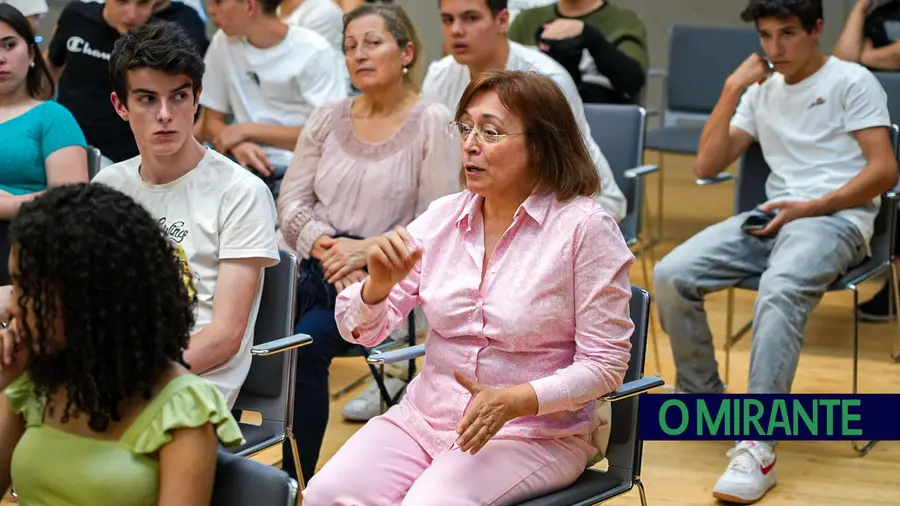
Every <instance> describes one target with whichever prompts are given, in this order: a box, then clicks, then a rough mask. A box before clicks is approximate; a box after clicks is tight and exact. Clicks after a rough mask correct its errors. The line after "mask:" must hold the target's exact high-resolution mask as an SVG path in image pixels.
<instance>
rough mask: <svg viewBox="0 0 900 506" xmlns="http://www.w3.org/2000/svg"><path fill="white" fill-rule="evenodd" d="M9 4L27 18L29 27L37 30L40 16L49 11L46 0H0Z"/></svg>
mask: <svg viewBox="0 0 900 506" xmlns="http://www.w3.org/2000/svg"><path fill="white" fill-rule="evenodd" d="M4 3H5V4H9V5H12V6H13V7H15V8H16V9H18V10H19V12H21V13H22V14H23V15H24V16H25V17H26V18H28V22H29V24H31V29H32V30H33V31H37V29H38V24H39V23H40V21H41V18H43V17H44V16H46V15H47V13H48V12H50V7H49V6H48V5H47V0H0V4H4Z"/></svg>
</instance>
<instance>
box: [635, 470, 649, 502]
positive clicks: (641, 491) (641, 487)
mask: <svg viewBox="0 0 900 506" xmlns="http://www.w3.org/2000/svg"><path fill="white" fill-rule="evenodd" d="M634 486H636V487H637V489H638V493H639V494H640V495H641V506H647V492H646V491H645V490H644V482H643V481H641V479H640V477H638V478H635V480H634Z"/></svg>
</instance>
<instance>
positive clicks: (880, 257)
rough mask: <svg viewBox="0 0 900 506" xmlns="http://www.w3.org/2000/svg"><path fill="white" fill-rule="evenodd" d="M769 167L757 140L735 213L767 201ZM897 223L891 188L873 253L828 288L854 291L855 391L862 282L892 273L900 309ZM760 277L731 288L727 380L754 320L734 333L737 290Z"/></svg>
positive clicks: (899, 132)
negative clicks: (735, 353)
mask: <svg viewBox="0 0 900 506" xmlns="http://www.w3.org/2000/svg"><path fill="white" fill-rule="evenodd" d="M891 141H892V142H893V144H894V153H895V156H896V155H897V150H898V148H900V142H898V141H900V128H898V127H897V125H893V126H892V128H891ZM769 173H770V168H769V165H768V163H766V160H765V158H764V157H763V152H762V147H761V146H760V145H759V144H758V143H754V144H752V145H751V146H750V148H748V149H747V151H746V152H745V153H744V155H743V156H742V157H741V160H740V163H739V173H738V177H737V181H736V184H735V188H734V213H735V214H740V213H742V212H746V211H750V210H752V209H754V208H756V207H757V206H758V205H760V204H762V203H763V202H765V201H766V200H767V199H766V189H765V185H766V180H767V178H768V176H769ZM727 179H730V175H721V176H720V177H718V178H713V179H701V180H699V181H698V183H699V184H703V185H711V184H715V183H717V182H721V181H725V180H727ZM896 223H897V200H896V193H895V192H894V191H893V190H892V191H890V192H887V193H885V194H884V195H883V196H882V201H881V207H880V209H879V211H878V215H877V216H876V218H875V230H874V234H873V236H872V239H871V241H870V245H871V256H869V257H868V258H866V259H865V260H863V262H862V263H860V264H859V265H857V266H855V267H853V268H851V269H850V270H848V271H847V272H846V273H844V274H843V275H842V276H840V277H839V278H838V279H836V280H835V281H834V282H833V283H832V284H831V286H830V287H829V288H828V290H827V291H828V292H836V291H843V290H850V291H852V292H853V393H854V394H856V393H857V391H858V388H859V315H858V313H857V311H856V307H857V305H858V304H859V285H860V284H862V283H864V282H866V281H870V280H872V279H873V278H876V277H878V276H881V275H882V274H884V273H885V272H889V276H890V283H891V286H892V287H893V288H894V290H893V293H894V294H895V297H894V304H893V305H891V308H890V315H891V316H892V315H893V314H894V311H897V310H900V297H898V296H897V294H898V290H897V288H898V281H897V280H898V277H897V269H896V267H895V266H894V262H893V258H894V234H895V233H896V226H897V225H896ZM759 281H760V276H750V277H748V278H745V279H744V280H742V281H741V282H740V283H738V284H737V285H736V286H735V287H733V288H729V289H728V302H727V310H726V311H727V312H726V320H725V322H726V323H725V327H726V332H725V335H726V342H725V383H726V384H727V383H728V382H729V378H730V374H731V348H733V347H734V345H735V344H737V342H738V341H739V340H740V339H741V338H742V337H743V336H744V335H746V334H747V333H748V332H749V331H750V329H751V328H752V327H753V321H752V320H751V321H750V322H747V323H746V324H745V325H744V326H743V327H741V329H740V330H738V331H737V333H732V331H733V324H734V290H735V289H743V290H752V291H758V290H759ZM891 356H892V358H893V359H894V360H895V361H897V360H898V359H900V356H898V355H896V354H894V353H893V352H892V353H891ZM877 443H878V442H877V441H870V442H869V443H868V444H867V445H866V446H864V447H862V448H860V447H858V446H857V445H856V443H855V442H854V443H853V448H854V450H856V451H857V452H858V453H859V454H861V455H865V454H867V453H868V452H869V451H871V449H872V447H874V446H875V444H877Z"/></svg>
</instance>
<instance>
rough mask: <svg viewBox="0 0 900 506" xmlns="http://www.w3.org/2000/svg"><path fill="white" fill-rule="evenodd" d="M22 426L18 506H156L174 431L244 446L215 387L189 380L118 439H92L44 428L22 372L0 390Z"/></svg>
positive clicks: (174, 384) (160, 397) (163, 395)
mask: <svg viewBox="0 0 900 506" xmlns="http://www.w3.org/2000/svg"><path fill="white" fill-rule="evenodd" d="M4 393H5V395H6V398H7V402H8V403H9V406H10V408H11V409H12V411H13V412H15V413H18V414H20V415H21V416H22V417H23V418H24V420H25V426H26V428H25V433H24V434H23V435H22V438H21V439H19V442H18V444H17V445H16V449H15V452H14V453H13V457H12V462H11V475H12V481H13V485H14V486H15V489H16V493H17V494H18V496H19V503H20V504H21V505H22V506H94V505H103V504H110V505H112V504H115V505H117V506H156V505H157V503H158V502H159V501H158V494H159V461H158V460H157V452H158V451H159V449H160V448H161V447H162V446H164V445H165V444H167V443H169V442H170V441H171V440H172V438H173V434H172V433H173V432H174V431H176V430H178V429H182V428H187V427H201V426H203V425H205V424H207V423H210V424H212V425H213V426H214V427H215V431H216V436H217V437H218V439H219V441H220V442H221V443H222V444H223V445H225V446H237V445H240V444H241V442H242V435H241V429H240V427H239V426H238V423H237V421H236V420H235V419H234V417H233V416H232V414H231V411H230V410H229V409H228V405H227V404H226V403H225V398H224V397H222V394H221V392H219V390H218V388H217V387H216V386H215V385H213V384H211V383H209V382H208V381H206V380H205V379H203V378H201V377H200V376H196V375H193V374H185V375H182V376H178V377H176V378H174V379H172V380H171V381H170V382H169V383H168V384H167V385H166V386H165V387H163V388H162V390H160V392H159V393H158V394H157V395H156V397H154V398H153V399H152V400H151V401H150V403H149V404H147V407H145V408H144V410H143V411H142V412H141V414H140V415H138V417H137V418H136V419H135V420H134V422H132V424H131V426H130V427H129V428H128V429H127V431H126V432H125V433H124V434H123V435H122V437H121V438H120V439H119V440H117V441H116V440H104V439H94V438H89V437H85V436H81V435H78V434H74V433H69V432H65V431H63V430H61V429H57V428H56V427H53V426H50V425H45V424H44V423H43V418H44V410H45V405H46V404H45V400H44V399H43V398H41V397H38V395H37V394H36V393H35V391H34V384H33V383H32V382H31V379H30V378H29V376H28V374H27V373H25V374H23V375H22V376H20V377H19V379H17V380H16V381H14V382H13V383H12V384H10V385H9V387H7V388H6V390H5V392H4Z"/></svg>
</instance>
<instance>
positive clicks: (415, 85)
mask: <svg viewBox="0 0 900 506" xmlns="http://www.w3.org/2000/svg"><path fill="white" fill-rule="evenodd" d="M369 15H373V16H378V17H380V18H381V19H382V20H384V26H385V27H386V28H387V30H388V32H390V33H391V36H392V37H394V40H396V41H397V46H399V47H400V49H401V50H405V49H406V46H407V45H408V44H410V43H412V46H413V58H412V61H411V62H409V65H408V66H407V67H406V69H407V72H406V74H404V75H403V83H404V84H405V85H406V87H407V88H409V89H411V90H413V91H416V92H418V91H419V83H420V82H422V81H421V80H422V75H421V73H422V69H421V65H420V63H421V62H422V61H424V58H423V53H424V52H423V50H422V43H421V41H420V39H419V33H418V32H417V31H416V27H415V25H413V22H412V20H410V19H409V16H408V15H407V14H406V11H404V10H403V8H402V7H400V6H399V5H395V4H365V5H361V6H359V7H357V8H356V9H353V10H352V11H350V12H348V13H346V14H344V33H345V34H346V33H347V25H349V24H350V22H352V21H353V20H355V19H359V18H361V17H363V16H369ZM342 44H343V43H342ZM342 49H343V48H342Z"/></svg>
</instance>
